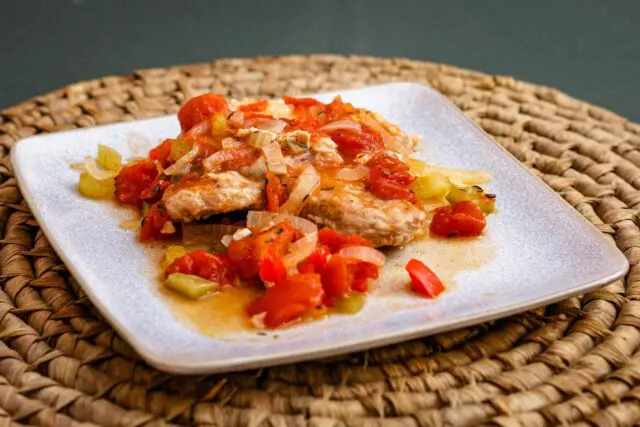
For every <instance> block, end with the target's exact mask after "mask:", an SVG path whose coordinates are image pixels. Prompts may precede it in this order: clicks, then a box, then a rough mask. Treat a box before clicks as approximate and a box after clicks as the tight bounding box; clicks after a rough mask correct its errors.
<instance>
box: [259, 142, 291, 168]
mask: <svg viewBox="0 0 640 427" xmlns="http://www.w3.org/2000/svg"><path fill="white" fill-rule="evenodd" d="M262 152H263V153H264V158H265V160H266V161H267V169H269V170H270V171H271V172H273V173H276V174H285V173H287V164H286V163H285V160H284V156H283V155H282V150H281V149H280V144H279V143H278V142H277V141H273V142H272V143H270V144H267V145H265V146H264V147H262Z"/></svg>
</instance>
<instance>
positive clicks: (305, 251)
mask: <svg viewBox="0 0 640 427" xmlns="http://www.w3.org/2000/svg"><path fill="white" fill-rule="evenodd" d="M317 244H318V233H311V234H307V235H306V236H304V237H303V238H302V239H299V240H296V241H295V242H293V243H292V244H291V246H289V253H287V254H286V255H285V256H283V257H282V263H283V264H284V266H285V268H287V269H291V268H293V267H296V266H297V265H298V264H299V263H300V262H302V261H303V260H305V259H307V257H308V256H309V255H311V254H312V253H313V251H315V250H316V245H317Z"/></svg>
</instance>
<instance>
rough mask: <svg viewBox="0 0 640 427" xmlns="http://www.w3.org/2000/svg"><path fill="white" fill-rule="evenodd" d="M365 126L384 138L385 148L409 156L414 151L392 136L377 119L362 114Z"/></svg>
mask: <svg viewBox="0 0 640 427" xmlns="http://www.w3.org/2000/svg"><path fill="white" fill-rule="evenodd" d="M358 117H359V118H360V120H361V121H362V123H363V124H365V125H367V126H369V127H370V128H371V129H373V130H374V131H375V132H378V133H379V134H380V136H381V137H382V141H383V142H384V146H385V147H386V148H387V149H389V150H392V151H396V152H398V153H401V154H409V153H411V151H412V148H411V147H408V146H406V145H405V144H403V143H402V142H401V141H399V140H398V139H397V138H395V137H394V136H393V135H391V134H390V133H389V132H388V131H387V130H386V129H385V128H384V126H382V125H381V124H380V123H379V122H378V121H377V120H376V119H374V118H372V117H371V116H369V115H368V114H366V113H361V114H360V115H359V116H358Z"/></svg>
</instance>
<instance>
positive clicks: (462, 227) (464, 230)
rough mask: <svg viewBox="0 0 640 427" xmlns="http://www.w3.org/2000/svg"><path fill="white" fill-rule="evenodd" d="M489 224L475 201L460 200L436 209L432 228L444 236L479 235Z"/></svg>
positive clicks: (435, 232)
mask: <svg viewBox="0 0 640 427" xmlns="http://www.w3.org/2000/svg"><path fill="white" fill-rule="evenodd" d="M486 225H487V221H486V219H485V217H484V214H483V213H482V211H481V210H480V208H478V207H477V206H476V205H475V204H474V203H473V202H459V203H456V204H455V205H453V206H444V207H441V208H438V209H436V212H435V214H434V216H433V219H432V220H431V226H430V228H429V229H430V230H431V232H432V233H433V234H436V235H438V236H443V237H455V236H463V237H471V236H479V235H480V234H481V233H482V230H484V227H485V226H486Z"/></svg>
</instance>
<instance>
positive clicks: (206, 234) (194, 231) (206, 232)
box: [182, 224, 240, 246]
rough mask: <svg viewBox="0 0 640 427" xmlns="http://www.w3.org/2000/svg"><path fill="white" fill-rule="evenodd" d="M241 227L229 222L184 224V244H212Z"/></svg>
mask: <svg viewBox="0 0 640 427" xmlns="http://www.w3.org/2000/svg"><path fill="white" fill-rule="evenodd" d="M239 228H240V227H238V226H236V225H229V224H184V225H183V226H182V244H183V245H184V246H212V245H215V244H216V243H218V242H220V240H222V238H223V237H224V236H226V235H227V234H233V233H234V232H236V230H238V229H239Z"/></svg>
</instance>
